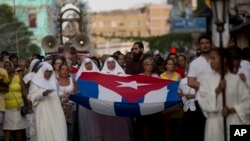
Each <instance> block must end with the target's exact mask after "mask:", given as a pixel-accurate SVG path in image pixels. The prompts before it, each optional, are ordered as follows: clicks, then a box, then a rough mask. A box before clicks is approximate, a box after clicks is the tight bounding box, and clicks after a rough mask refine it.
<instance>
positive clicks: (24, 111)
mask: <svg viewBox="0 0 250 141" xmlns="http://www.w3.org/2000/svg"><path fill="white" fill-rule="evenodd" d="M11 94H12V95H13V97H14V98H15V100H16V102H17V104H18V105H19V108H18V109H19V110H20V114H21V116H26V114H28V113H29V106H28V102H27V101H26V100H25V99H24V96H23V95H22V99H23V102H24V105H23V106H22V107H20V103H19V102H18V100H17V98H16V96H15V95H14V94H13V92H11Z"/></svg>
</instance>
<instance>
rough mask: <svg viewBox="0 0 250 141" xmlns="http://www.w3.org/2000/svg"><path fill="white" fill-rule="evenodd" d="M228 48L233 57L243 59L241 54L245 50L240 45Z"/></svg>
mask: <svg viewBox="0 0 250 141" xmlns="http://www.w3.org/2000/svg"><path fill="white" fill-rule="evenodd" d="M227 50H228V53H229V55H230V56H231V58H232V59H236V60H241V54H242V53H243V52H242V49H241V48H240V47H237V46H235V47H231V48H228V49H227Z"/></svg>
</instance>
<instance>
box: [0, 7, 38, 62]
mask: <svg viewBox="0 0 250 141" xmlns="http://www.w3.org/2000/svg"><path fill="white" fill-rule="evenodd" d="M32 35H33V33H32V32H31V31H29V30H28V27H27V26H26V25H25V24H24V23H23V22H21V21H19V20H18V19H17V18H16V17H15V14H14V10H13V8H12V7H11V6H9V5H6V4H2V5H0V40H1V42H0V46H1V50H7V51H11V52H17V51H16V50H17V49H16V48H17V46H18V50H19V58H20V59H25V58H27V57H30V56H31V55H32V54H34V53H38V54H40V52H41V50H40V48H39V47H38V46H34V45H32V44H31V40H30V37H31V36H32ZM31 47H32V49H31Z"/></svg>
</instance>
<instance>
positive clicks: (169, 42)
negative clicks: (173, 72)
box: [92, 33, 193, 53]
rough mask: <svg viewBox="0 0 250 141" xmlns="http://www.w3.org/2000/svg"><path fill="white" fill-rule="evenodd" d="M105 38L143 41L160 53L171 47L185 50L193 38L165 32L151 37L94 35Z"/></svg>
mask: <svg viewBox="0 0 250 141" xmlns="http://www.w3.org/2000/svg"><path fill="white" fill-rule="evenodd" d="M92 35H93V36H99V37H103V38H106V39H114V38H118V39H121V40H123V41H145V42H147V43H148V44H149V48H150V50H151V51H156V50H158V51H159V52H160V53H166V52H168V51H170V48H171V47H176V48H177V51H178V52H185V51H186V49H185V48H186V47H188V46H191V45H192V43H193V38H192V36H191V35H190V34H174V33H171V34H166V35H161V36H151V37H121V36H104V35H96V34H92Z"/></svg>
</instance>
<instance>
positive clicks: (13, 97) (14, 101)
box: [4, 75, 24, 109]
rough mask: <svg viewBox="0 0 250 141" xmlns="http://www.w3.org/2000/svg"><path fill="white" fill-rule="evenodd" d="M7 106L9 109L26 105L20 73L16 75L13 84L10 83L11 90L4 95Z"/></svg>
mask: <svg viewBox="0 0 250 141" xmlns="http://www.w3.org/2000/svg"><path fill="white" fill-rule="evenodd" d="M4 100H5V106H6V108H7V109H13V108H18V107H22V106H23V105H24V103H23V98H22V92H21V82H20V77H19V76H18V75H14V77H13V79H12V81H11V84H10V85H9V92H8V93H6V94H5V95H4Z"/></svg>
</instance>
